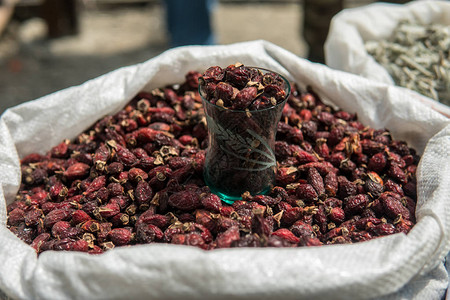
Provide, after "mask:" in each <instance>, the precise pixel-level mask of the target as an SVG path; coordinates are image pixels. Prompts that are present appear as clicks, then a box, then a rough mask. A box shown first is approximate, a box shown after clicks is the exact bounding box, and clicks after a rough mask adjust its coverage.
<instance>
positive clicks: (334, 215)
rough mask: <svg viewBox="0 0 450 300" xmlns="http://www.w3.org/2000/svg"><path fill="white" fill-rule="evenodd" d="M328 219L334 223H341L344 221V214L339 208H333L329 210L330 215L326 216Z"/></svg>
mask: <svg viewBox="0 0 450 300" xmlns="http://www.w3.org/2000/svg"><path fill="white" fill-rule="evenodd" d="M328 218H329V219H330V220H331V221H332V222H334V223H338V224H340V223H342V222H344V220H345V212H344V210H343V209H342V208H340V207H333V208H331V209H330V213H329V214H328Z"/></svg>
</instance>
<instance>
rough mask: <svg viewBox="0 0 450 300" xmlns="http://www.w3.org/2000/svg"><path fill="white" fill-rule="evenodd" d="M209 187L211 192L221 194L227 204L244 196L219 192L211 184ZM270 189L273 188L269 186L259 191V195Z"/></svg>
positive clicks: (220, 196) (221, 198)
mask: <svg viewBox="0 0 450 300" xmlns="http://www.w3.org/2000/svg"><path fill="white" fill-rule="evenodd" d="M209 189H210V190H211V193H213V194H216V195H217V196H219V198H220V200H222V201H223V202H225V203H227V204H233V203H234V202H235V201H238V200H242V197H241V196H240V195H239V196H231V195H227V194H224V193H222V192H219V191H217V190H215V189H214V188H212V187H211V186H209ZM270 190H271V188H270V187H268V188H267V189H265V190H264V191H262V192H261V193H258V195H266V194H267V193H268V192H269V191H270Z"/></svg>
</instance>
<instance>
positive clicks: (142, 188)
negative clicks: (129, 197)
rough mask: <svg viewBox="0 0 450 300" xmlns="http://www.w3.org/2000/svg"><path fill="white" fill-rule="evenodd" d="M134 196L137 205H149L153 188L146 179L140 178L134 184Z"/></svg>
mask: <svg viewBox="0 0 450 300" xmlns="http://www.w3.org/2000/svg"><path fill="white" fill-rule="evenodd" d="M134 197H135V200H136V204H137V205H139V206H140V205H145V204H146V205H149V204H150V201H151V200H152V198H153V190H152V188H151V187H150V184H149V183H148V182H147V181H144V180H140V181H139V182H138V183H137V185H136V190H135V191H134Z"/></svg>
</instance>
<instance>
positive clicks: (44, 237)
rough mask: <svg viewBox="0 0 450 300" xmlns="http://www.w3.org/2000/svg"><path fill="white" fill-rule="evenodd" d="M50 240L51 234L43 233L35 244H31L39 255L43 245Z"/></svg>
mask: <svg viewBox="0 0 450 300" xmlns="http://www.w3.org/2000/svg"><path fill="white" fill-rule="evenodd" d="M49 239H50V234H49V233H47V232H44V233H41V234H40V235H38V236H37V237H36V238H35V239H34V240H33V242H32V243H31V247H33V248H34V249H35V250H36V252H37V253H40V252H41V246H42V244H43V243H45V242H47V241H48V240H49Z"/></svg>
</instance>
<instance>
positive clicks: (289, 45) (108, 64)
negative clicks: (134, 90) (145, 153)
mask: <svg viewBox="0 0 450 300" xmlns="http://www.w3.org/2000/svg"><path fill="white" fill-rule="evenodd" d="M197 1H199V2H202V3H203V2H205V3H206V2H207V3H206V4H207V5H211V4H212V7H209V6H208V8H209V10H208V11H207V12H206V13H204V15H203V16H201V15H200V16H199V14H201V12H202V9H203V10H205V8H202V7H200V6H199V7H197V8H195V9H194V10H193V11H191V10H192V9H189V7H184V8H182V7H181V6H182V5H184V6H186V4H187V3H189V5H188V6H192V5H193V3H195V2H197ZM370 2H373V1H370V0H367V1H366V0H346V1H344V0H303V1H298V0H259V1H256V0H249V1H243V0H216V1H212V0H205V1H203V0H189V1H187V0H181V1H176V0H3V1H1V0H0V3H1V5H0V97H1V98H0V114H1V113H3V112H4V110H5V109H7V108H8V107H11V106H15V105H17V104H20V103H22V102H25V101H29V100H33V99H36V98H39V97H41V96H44V95H47V94H50V93H52V92H55V91H58V90H61V89H64V88H67V87H70V86H74V85H79V84H81V83H83V82H85V81H87V80H89V79H92V78H95V77H97V76H100V75H102V74H105V73H107V72H109V71H112V70H115V69H117V68H120V67H124V66H127V65H131V64H136V63H140V62H143V61H145V60H148V59H150V58H152V57H154V56H156V55H158V54H160V53H161V52H163V51H165V50H167V49H169V48H171V47H173V46H178V45H183V44H201V43H203V44H230V43H235V42H240V41H249V40H257V39H265V40H267V41H270V42H272V43H275V44H277V45H278V46H280V47H283V48H285V49H287V50H289V51H291V52H292V53H294V54H296V55H298V56H300V57H305V58H309V59H311V60H312V61H317V62H323V53H321V51H322V44H323V41H324V39H325V38H326V34H327V32H328V23H329V20H330V19H331V17H332V16H333V15H334V14H335V13H337V12H338V11H340V10H341V9H342V8H346V7H355V6H361V5H366V4H368V3H370ZM403 2H405V1H403ZM183 3H184V4H183ZM198 5H202V4H198ZM203 6H204V4H203ZM177 8H179V9H181V13H180V12H179V11H177ZM205 14H207V15H205ZM205 18H206V19H205ZM168 19H170V21H168ZM199 22H209V23H208V24H209V26H210V28H209V32H206V33H205V32H203V33H202V34H209V36H207V37H208V39H207V40H204V41H197V40H193V41H189V38H186V37H187V36H189V33H186V31H188V32H194V31H195V30H197V29H196V28H195V26H194V25H195V24H197V25H198V24H206V23H199ZM191 23H192V24H191ZM186 24H191V25H188V26H185V25H186ZM208 24H207V25H208ZM192 26H194V27H192ZM202 28H203V29H205V25H203V26H202ZM183 30H184V31H183Z"/></svg>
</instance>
